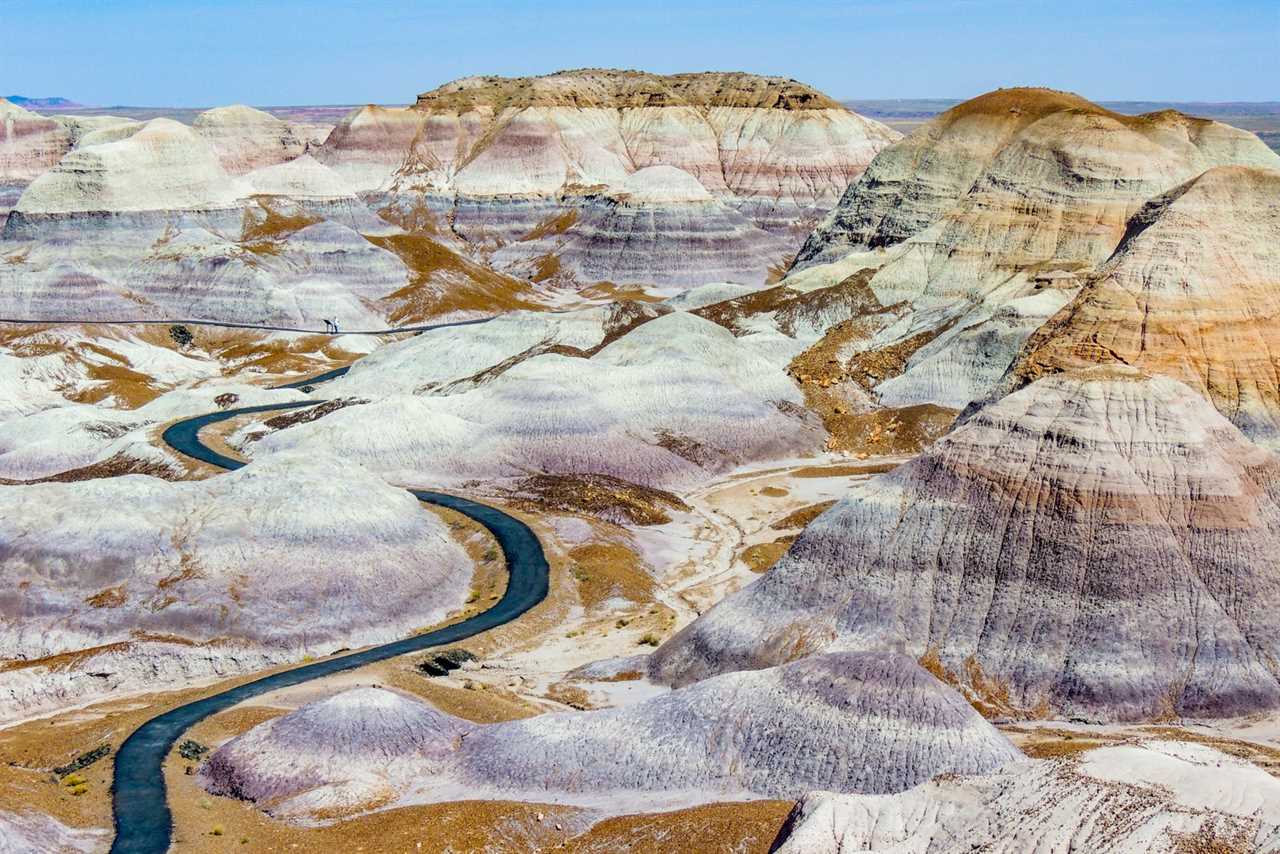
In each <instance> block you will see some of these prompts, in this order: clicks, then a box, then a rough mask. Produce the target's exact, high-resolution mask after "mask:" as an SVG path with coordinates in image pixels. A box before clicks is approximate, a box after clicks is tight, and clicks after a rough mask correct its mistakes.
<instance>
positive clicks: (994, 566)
mask: <svg viewBox="0 0 1280 854" xmlns="http://www.w3.org/2000/svg"><path fill="white" fill-rule="evenodd" d="M1277 499H1280V462H1278V461H1277V458H1276V457H1275V456H1273V455H1272V454H1271V453H1270V452H1268V451H1265V450H1263V449H1261V448H1259V447H1257V446H1256V445H1253V444H1252V443H1250V442H1249V441H1248V440H1247V439H1245V438H1244V437H1243V436H1242V435H1241V434H1240V432H1239V431H1238V430H1237V429H1236V428H1235V427H1234V426H1232V425H1231V424H1230V422H1228V421H1227V420H1226V419H1224V418H1223V417H1222V416H1221V415H1220V414H1218V413H1217V412H1216V411H1215V410H1214V409H1213V408H1212V407H1211V406H1210V405H1209V404H1208V403H1207V402H1206V401H1205V400H1204V399H1203V398H1201V397H1200V396H1199V395H1197V394H1196V393H1195V392H1193V391H1191V389H1189V388H1187V387H1186V386H1184V385H1182V384H1180V383H1177V382H1175V381H1173V380H1170V379H1167V378H1164V377H1155V378H1147V377H1143V376H1141V375H1139V374H1137V373H1135V372H1133V371H1130V370H1125V369H1102V368H1099V369H1094V371H1092V372H1088V373H1084V374H1079V375H1077V374H1062V375H1058V376H1054V377H1049V378H1045V379H1042V380H1040V381H1038V382H1036V383H1034V384H1032V385H1031V386H1029V387H1027V388H1025V389H1022V390H1021V391H1018V392H1016V393H1014V394H1012V395H1010V396H1008V397H1006V398H1004V399H1003V400H1001V401H999V402H998V403H994V404H992V405H990V406H988V407H987V408H985V409H982V410H980V411H978V412H977V413H976V414H974V415H973V416H972V417H971V418H970V419H969V420H968V421H967V422H966V423H964V424H963V426H961V427H959V428H957V429H956V430H955V431H954V432H952V433H951V434H949V435H948V436H947V437H945V438H944V439H942V440H940V441H939V442H938V443H936V444H935V445H934V446H932V447H931V448H930V449H929V450H927V451H926V452H925V453H924V454H923V455H921V456H920V457H918V458H916V459H915V460H913V461H911V462H910V463H907V464H905V465H903V466H901V467H899V468H898V469H896V470H895V471H893V472H892V473H890V474H887V475H883V476H881V477H879V478H876V479H875V480H873V481H871V482H870V483H869V484H868V485H867V486H865V487H864V488H863V489H862V490H861V491H859V492H857V493H855V494H853V495H851V496H850V497H848V498H846V499H845V500H844V501H842V502H841V503H839V504H837V505H836V506H835V507H834V508H832V509H831V510H829V511H828V512H827V513H825V514H823V515H822V516H820V517H819V518H818V519H817V520H816V521H815V522H813V523H812V524H811V525H810V526H809V527H808V528H807V529H806V530H805V531H804V533H803V534H802V535H801V536H800V538H799V540H797V542H796V543H795V545H794V546H793V547H792V548H791V550H790V551H789V552H788V553H787V555H786V556H785V557H784V558H783V559H782V560H781V561H780V562H779V563H778V564H777V565H776V566H775V567H774V568H773V569H772V570H770V571H769V573H768V574H767V575H766V576H764V577H763V578H762V579H760V580H759V581H756V582H755V583H753V584H752V585H750V586H749V587H747V588H744V589H743V590H742V591H740V592H739V593H737V594H735V595H733V596H731V597H729V598H728V599H726V600H725V601H723V602H722V603H720V604H719V605H717V606H716V607H715V608H713V609H712V610H711V611H709V612H708V613H707V614H705V615H704V616H703V617H701V618H700V619H698V620H697V621H695V622H694V623H693V624H691V625H690V626H689V627H688V628H686V629H685V630H684V631H683V632H681V633H680V634H678V635H677V636H676V637H675V638H673V639H672V640H671V641H669V642H668V643H667V644H666V645H664V646H663V647H662V648H660V649H659V650H658V651H657V652H656V653H655V654H654V657H653V660H652V670H653V672H654V674H655V675H656V676H658V677H660V678H662V679H664V680H667V681H670V682H674V683H676V684H682V683H687V682H690V681H693V680H696V679H700V678H703V677H705V676H708V675H711V674H714V673H721V672H725V671H728V670H738V669H742V668H751V667H765V666H769V665H772V664H777V663H779V662H782V661H788V660H791V659H794V658H796V657H799V656H803V655H806V654H809V653H811V652H813V651H816V650H823V649H849V648H853V649H894V650H900V651H903V652H906V653H908V654H910V655H912V656H916V657H919V658H921V659H922V660H923V661H926V662H928V663H929V664H930V666H931V667H932V668H934V669H935V671H936V672H939V673H942V674H945V675H946V676H947V678H948V679H950V680H952V681H955V682H957V683H959V684H963V685H964V686H965V688H966V690H968V691H969V692H971V696H973V697H974V698H975V700H976V701H978V702H982V703H986V704H987V705H988V706H990V707H991V708H992V710H993V712H995V713H997V714H1018V713H1034V714H1036V715H1037V716H1043V715H1045V714H1049V713H1053V712H1057V713H1061V714H1077V715H1084V716H1088V717H1091V718H1099V719H1145V718H1156V717H1161V716H1164V715H1169V714H1182V715H1192V716H1230V715H1235V714H1241V713H1247V712H1254V711H1259V710H1266V709H1273V708H1275V707H1277V706H1278V705H1280V683H1278V682H1277V673H1276V672H1275V669H1274V668H1275V662H1276V661H1277V660H1278V656H1280V629H1278V628H1277V626H1276V623H1275V621H1274V619H1273V614H1274V613H1275V609H1276V607H1277V606H1280V563H1278V562H1277V561H1278V560H1280V558H1278V557H1277V555H1280V541H1278V540H1280V505H1278V504H1277Z"/></svg>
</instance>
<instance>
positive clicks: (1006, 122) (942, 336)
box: [793, 89, 1280, 408]
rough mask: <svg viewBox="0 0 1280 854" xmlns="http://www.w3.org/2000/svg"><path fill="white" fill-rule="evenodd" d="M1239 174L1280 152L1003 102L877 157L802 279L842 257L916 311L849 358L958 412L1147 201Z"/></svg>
mask: <svg viewBox="0 0 1280 854" xmlns="http://www.w3.org/2000/svg"><path fill="white" fill-rule="evenodd" d="M1231 165H1243V166H1252V167H1260V168H1280V156H1277V155H1276V154H1275V153H1274V152H1272V151H1270V150H1269V149H1268V148H1267V147H1266V146H1265V145H1264V144H1263V143H1262V142H1261V141H1260V140H1259V139H1258V138H1257V137H1255V136H1254V135H1252V134H1250V133H1247V132H1245V131H1241V130H1237V129H1235V128H1231V127H1228V126H1226V125H1221V124H1217V123H1215V122H1210V121H1205V120H1202V119H1194V118H1190V117H1188V116H1184V115H1181V114H1180V113H1176V112H1172V111H1165V112H1160V113H1152V114H1149V115H1144V116H1137V117H1132V116H1122V115H1119V114H1115V113H1111V112H1108V111H1106V110H1104V109H1102V108H1100V107H1097V106H1096V105H1093V104H1090V103H1089V102H1088V101H1085V100H1084V99H1082V98H1079V97H1078V96H1075V95H1070V94H1067V93H1061V92H1053V91H1050V90H1044V89H1008V90H1000V91H998V92H993V93H990V94H988V95H983V96H981V97H979V98H975V99H973V100H972V101H968V102H966V103H964V104H961V105H959V106H957V107H955V108H954V109H952V110H949V111H948V112H946V113H944V114H943V115H941V116H939V117H938V118H937V119H935V120H934V121H933V122H931V123H930V124H929V125H927V126H926V127H924V128H922V129H921V130H919V131H917V132H916V133H915V134H913V135H912V136H911V137H910V138H909V139H906V140H903V141H901V142H899V143H897V144H895V145H894V146H892V147H890V148H889V149H886V150H885V151H884V152H882V153H881V154H880V155H878V156H877V158H876V160H875V162H874V163H873V164H872V166H870V167H869V168H868V170H867V173H866V174H865V175H864V176H863V177H862V178H861V179H859V180H858V181H857V182H855V183H854V184H853V185H851V186H850V187H849V189H848V191H847V192H846V193H845V195H844V198H843V199H842V200H841V202H840V204H839V205H838V206H837V208H836V209H835V210H834V211H832V213H831V214H830V215H829V216H828V218H827V219H826V220H825V221H824V223H823V224H822V225H821V226H820V227H819V228H818V229H817V231H815V232H814V233H813V234H812V235H811V236H810V238H809V240H808V241H807V242H806V244H805V246H804V247H803V248H802V249H801V251H800V254H799V256H798V260H797V261H796V264H795V266H794V268H793V270H796V271H802V272H806V273H809V272H812V273H815V274H816V273H821V272H823V271H824V270H826V269H828V267H827V265H828V264H831V263H834V262H836V261H837V260H838V259H843V260H841V261H840V264H837V265H836V266H840V265H842V264H843V265H847V264H851V263H854V262H855V261H857V262H858V264H860V265H861V266H866V267H871V268H873V269H874V270H875V272H874V275H872V277H871V279H870V281H869V283H868V285H869V287H870V289H871V290H872V292H874V293H875V295H876V297H877V299H879V301H880V302H881V303H883V304H884V305H886V306H888V305H900V306H902V307H905V308H906V309H908V311H906V312H905V313H900V314H899V317H898V320H897V321H896V322H894V323H891V324H889V325H888V326H881V327H874V326H873V327H872V328H871V329H870V330H869V331H864V332H863V334H862V336H861V340H858V341H854V342H851V343H850V345H849V347H848V349H856V350H858V351H864V352H867V353H868V354H872V356H871V358H872V359H873V360H874V358H875V357H874V354H876V353H883V354H885V355H886V356H888V362H889V363H891V364H892V365H893V371H892V372H891V374H890V375H889V376H887V377H886V376H885V375H884V374H883V373H880V374H878V375H877V376H875V377H873V378H872V379H873V381H874V388H873V391H874V393H875V395H876V396H877V397H878V398H879V400H880V402H881V403H882V404H883V405H885V406H892V407H901V406H917V405H926V404H933V405H940V406H946V407H949V408H964V407H966V406H967V405H969V404H970V403H971V402H972V401H974V400H981V399H984V398H985V397H987V395H988V394H989V393H990V391H991V389H992V388H993V386H995V384H996V382H997V381H998V379H999V377H1000V376H1001V375H1002V374H1003V373H1004V372H1005V370H1006V369H1007V368H1008V367H1009V365H1010V364H1011V363H1012V362H1013V361H1014V360H1015V359H1016V357H1017V354H1018V353H1019V351H1020V350H1021V347H1022V345H1023V343H1024V342H1025V341H1026V339H1027V337H1028V336H1029V335H1030V334H1031V333H1032V332H1033V331H1034V330H1035V329H1036V328H1037V327H1038V326H1040V325H1041V324H1042V323H1043V322H1044V321H1045V320H1047V319H1048V318H1049V317H1050V316H1052V315H1053V314H1054V313H1055V312H1056V311H1057V310H1058V309H1060V308H1061V307H1062V305H1064V304H1065V303H1066V302H1067V301H1069V300H1070V299H1071V298H1072V297H1074V296H1075V294H1076V292H1077V290H1078V289H1079V287H1080V286H1081V285H1082V284H1084V282H1085V281H1086V280H1087V279H1088V278H1089V276H1090V274H1091V272H1092V271H1093V270H1094V269H1095V268H1096V267H1097V266H1098V265H1099V264H1102V263H1103V262H1104V261H1106V260H1107V259H1108V258H1109V257H1110V256H1111V254H1112V253H1113V252H1114V251H1115V249H1116V247H1117V246H1118V245H1119V244H1120V243H1121V241H1122V240H1123V239H1124V237H1125V234H1126V230H1127V229H1128V227H1129V223H1130V218H1131V217H1132V216H1133V215H1135V214H1137V213H1138V212H1139V211H1140V210H1141V209H1142V208H1143V206H1144V205H1145V204H1146V203H1147V202H1149V201H1150V200H1151V199H1153V198H1155V197H1157V196H1159V195H1161V194H1163V193H1166V192H1169V191H1170V190H1173V189H1174V188H1176V187H1178V186H1179V185H1181V184H1183V183H1184V182H1186V181H1188V180H1190V179H1192V178H1194V177H1195V176H1197V175H1199V174H1201V173H1203V172H1204V171H1206V170H1208V169H1211V168H1214V167H1217V166H1231ZM853 269H854V270H856V269H857V267H856V266H855V267H854V268H853ZM850 272H853V270H850Z"/></svg>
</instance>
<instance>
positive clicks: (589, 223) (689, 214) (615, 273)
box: [492, 166, 791, 287]
mask: <svg viewBox="0 0 1280 854" xmlns="http://www.w3.org/2000/svg"><path fill="white" fill-rule="evenodd" d="M569 216H570V217H571V218H572V223H571V224H570V225H569V226H568V227H566V228H565V229H563V231H561V230H559V229H556V228H546V229H535V230H534V232H533V233H532V234H530V235H526V236H525V237H524V238H522V239H521V240H518V241H516V242H514V243H511V244H509V245H507V246H505V247H503V248H502V249H500V250H498V251H497V252H496V253H494V254H493V256H492V260H493V262H494V264H495V265H497V266H500V267H502V268H504V269H511V270H514V271H519V272H521V273H522V274H523V275H524V276H525V277H527V278H530V279H534V280H535V281H536V280H538V279H539V278H551V277H552V276H557V275H558V274H559V273H560V271H561V270H565V271H571V273H572V275H573V276H574V277H575V278H576V279H579V280H584V281H587V282H594V281H608V282H615V283H632V282H660V283H662V284H664V285H669V286H679V287H694V286H696V285H700V284H704V283H706V282H708V281H714V282H743V283H750V284H758V283H763V282H765V281H766V280H767V279H768V278H769V276H770V275H771V274H772V273H773V272H774V271H775V270H776V271H779V272H780V271H781V269H782V268H783V267H784V266H785V265H786V262H787V260H788V259H789V257H790V252H791V249H790V247H789V246H788V244H787V242H786V241H785V240H783V239H781V238H779V237H777V236H775V235H773V234H771V233H769V232H767V231H764V230H763V229H761V228H759V227H758V226H756V225H755V224H754V223H753V222H752V221H751V220H749V219H748V218H747V217H745V216H743V215H742V214H741V213H739V212H738V211H736V210H734V209H733V208H731V207H729V206H728V205H726V204H724V203H723V202H720V201H719V200H717V199H716V198H715V197H714V196H712V195H711V193H710V192H709V191H708V190H707V189H706V188H705V187H704V186H703V185H702V184H701V183H699V182H698V180H697V179H696V178H694V177H693V176H692V175H690V174H689V173H688V172H685V171H684V170H682V169H677V168H676V167H674V166H646V167H645V168H643V169H641V170H639V171H637V172H633V173H632V174H630V175H628V176H627V177H626V178H625V179H624V180H623V181H622V184H621V186H620V187H619V188H617V189H614V190H611V191H610V192H606V193H595V194H591V195H589V196H585V197H583V198H582V199H581V200H580V201H579V202H578V203H577V207H576V209H575V210H574V211H573V212H572V213H570V214H569ZM548 264H553V265H554V267H553V268H551V269H549V268H548Z"/></svg>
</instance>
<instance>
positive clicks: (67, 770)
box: [53, 744, 111, 782]
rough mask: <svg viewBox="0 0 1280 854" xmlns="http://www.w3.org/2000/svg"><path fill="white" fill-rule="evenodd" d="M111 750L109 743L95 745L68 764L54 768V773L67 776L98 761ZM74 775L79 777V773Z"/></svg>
mask: <svg viewBox="0 0 1280 854" xmlns="http://www.w3.org/2000/svg"><path fill="white" fill-rule="evenodd" d="M110 752H111V747H110V746H109V745H106V744H104V745H102V746H101V747H95V748H94V749H93V750H90V751H89V752H88V753H81V754H80V755H79V756H77V757H76V758H75V759H74V760H72V761H71V762H68V763H67V764H66V765H60V766H58V767H57V768H54V769H53V773H54V775H55V776H58V777H66V776H67V775H68V774H72V772H75V771H79V770H81V769H83V768H88V767H89V766H90V765H92V764H93V763H95V762H97V761H98V760H99V759H101V758H102V757H104V756H106V755H107V754H108V753H110ZM73 776H76V777H79V775H78V774H75V775H73ZM64 782H65V781H64Z"/></svg>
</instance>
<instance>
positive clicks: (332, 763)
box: [200, 654, 1021, 817]
mask: <svg viewBox="0 0 1280 854" xmlns="http://www.w3.org/2000/svg"><path fill="white" fill-rule="evenodd" d="M1020 756H1021V754H1020V753H1019V751H1018V750H1017V749H1016V748H1014V747H1013V745H1011V744H1010V743H1009V742H1008V741H1007V740H1006V739H1005V738H1004V736H1002V735H1000V734H999V732H997V731H996V730H995V729H994V728H993V727H992V726H991V725H990V724H988V723H987V722H986V721H984V720H983V719H982V718H981V717H980V716H979V715H978V714H977V713H976V712H975V711H974V710H973V708H972V707H970V706H969V705H968V704H967V703H966V702H965V701H964V699H963V698H962V697H960V695H959V694H957V693H956V692H955V691H953V690H952V689H950V688H948V687H946V686H945V685H943V684H942V683H940V682H938V681H937V680H936V679H934V678H933V677H932V676H930V675H929V674H928V673H927V672H926V671H925V670H923V669H922V668H920V667H919V666H918V665H916V664H915V663H914V662H912V661H910V660H908V659H906V658H903V657H902V656H896V655H888V654H867V655H862V654H845V655H830V656H818V657H815V658H812V659H809V660H807V661H803V662H799V663H797V664H791V665H787V666H785V667H779V668H775V669H772V670H765V671H758V672H753V673H736V674H731V675H727V676H722V677H719V678H717V679H712V680H708V681H706V682H703V683H701V684H699V685H696V686H693V687H690V688H686V689H684V690H681V691H674V692H671V693H669V694H664V695H661V696H659V697H655V698H653V699H650V700H646V701H643V702H641V703H638V704H636V705H633V706H628V707H625V708H621V709H607V710H603V711H596V712H588V713H581V714H579V713H564V714H545V715H539V716H537V717H534V718H528V719H524V720H518V721H510V722H507V723H498V724H490V725H478V724H473V723H470V722H467V721H463V720H460V719H457V718H452V717H450V716H448V715H445V714H442V713H440V712H437V711H435V710H434V709H432V708H431V707H429V706H426V705H425V704H423V703H422V702H420V701H418V700H415V699H410V698H408V697H404V696H402V695H398V694H395V693H392V692H390V691H386V690H383V689H376V688H364V689H357V690H353V691H348V692H346V693H344V694H339V695H337V696H334V697H331V698H329V699H326V700H320V701H317V702H315V703H312V704H310V705H308V706H304V707H303V708H302V709H299V710H298V711H297V712H294V713H291V714H289V715H286V716H284V717H282V718H277V719H275V720H273V721H269V722H267V723H266V724H263V725H261V726H258V727H255V728H254V729H252V730H250V731H249V732H248V733H245V734H244V735H241V736H239V737H237V738H235V739H232V740H231V741H230V742H228V743H227V744H225V745H223V746H222V747H221V748H219V749H218V750H217V751H216V752H215V753H214V754H213V756H212V757H210V759H209V760H208V761H207V762H206V763H205V764H204V765H203V766H202V768H201V771H200V776H201V779H202V782H203V783H204V784H205V786H206V787H207V788H208V789H209V790H210V791H212V792H215V793H218V794H227V795H233V796H236V797H240V798H248V799H251V800H255V801H259V802H263V803H264V804H265V805H268V808H269V809H271V811H272V812H273V813H276V814H278V815H286V816H293V817H302V816H305V815H307V814H309V813H312V812H316V811H320V810H324V809H329V808H333V807H345V808H347V809H359V808H360V807H362V806H363V807H364V808H368V805H369V804H370V803H376V802H381V803H387V802H388V799H389V800H390V802H391V803H423V802H431V801H436V800H454V799H459V798H495V799H521V800H531V801H535V802H544V803H545V802H550V803H566V804H581V805H587V806H598V807H602V808H604V809H607V810H614V811H635V810H637V809H652V808H671V807H674V806H686V805H691V804H697V803H706V802H709V801H714V800H726V799H737V798H747V799H750V798H759V797H796V796H797V794H798V793H800V792H802V791H804V790H806V789H808V788H812V787H814V786H822V787H825V788H831V789H835V790H839V791H854V792H898V791H903V790H905V789H908V788H910V787H912V786H914V785H918V784H919V783H921V782H923V781H924V780H927V779H929V778H931V777H934V776H936V775H938V774H944V773H961V774H973V773H984V772H986V771H990V770H992V769H994V768H997V767H999V766H1000V765H1002V764H1004V763H1006V762H1009V761H1012V760H1016V759H1018V758H1019V757H1020ZM819 781H824V782H819Z"/></svg>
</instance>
